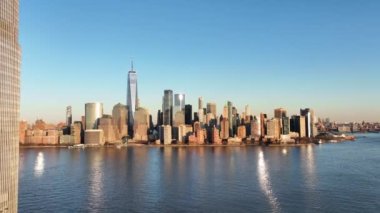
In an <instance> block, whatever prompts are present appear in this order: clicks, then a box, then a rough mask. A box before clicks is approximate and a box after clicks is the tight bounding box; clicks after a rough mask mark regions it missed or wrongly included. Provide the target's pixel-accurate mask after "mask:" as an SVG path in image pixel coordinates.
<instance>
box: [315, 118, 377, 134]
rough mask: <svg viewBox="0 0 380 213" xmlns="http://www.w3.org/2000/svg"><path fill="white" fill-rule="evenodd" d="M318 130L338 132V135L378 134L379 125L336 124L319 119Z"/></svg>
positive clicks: (363, 123)
mask: <svg viewBox="0 0 380 213" xmlns="http://www.w3.org/2000/svg"><path fill="white" fill-rule="evenodd" d="M317 126H318V129H319V130H320V131H323V132H340V133H359V132H361V133H367V132H369V133H379V132H380V123H377V122H375V123H369V122H365V121H363V122H361V123H357V122H349V123H337V122H331V121H330V119H328V118H327V119H319V120H318V124H317Z"/></svg>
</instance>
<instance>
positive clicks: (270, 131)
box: [267, 118, 281, 140]
mask: <svg viewBox="0 0 380 213" xmlns="http://www.w3.org/2000/svg"><path fill="white" fill-rule="evenodd" d="M280 135H281V129H280V119H278V118H273V119H271V120H268V122H267V137H270V138H272V139H274V140H279V139H280Z"/></svg>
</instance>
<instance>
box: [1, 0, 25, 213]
mask: <svg viewBox="0 0 380 213" xmlns="http://www.w3.org/2000/svg"><path fill="white" fill-rule="evenodd" d="M18 11H19V1H18V0H1V1H0V22H1V25H0V26H1V27H0V29H1V30H0V35H1V37H0V44H1V48H0V53H1V54H0V62H1V63H0V85H1V95H0V112H1V116H0V123H1V131H0V156H1V160H0V212H17V202H18V199H17V197H18V162H19V154H18V153H19V150H18V148H19V120H20V119H19V110H20V105H19V103H20V60H21V51H20V45H19V42H18V14H19V12H18Z"/></svg>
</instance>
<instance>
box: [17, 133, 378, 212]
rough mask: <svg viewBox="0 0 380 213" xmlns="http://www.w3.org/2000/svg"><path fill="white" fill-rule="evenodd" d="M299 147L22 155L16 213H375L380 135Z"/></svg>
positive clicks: (140, 149) (66, 151)
mask: <svg viewBox="0 0 380 213" xmlns="http://www.w3.org/2000/svg"><path fill="white" fill-rule="evenodd" d="M364 136H365V138H359V139H358V140H357V141H356V142H346V143H340V144H322V145H308V146H302V147H286V148H284V147H187V148H169V147H165V148H151V147H135V148H132V147H128V148H126V149H115V148H101V149H84V150H69V149H64V148H61V149H59V148H41V149H39V148H38V149H37V148H33V149H20V193H19V196H20V198H19V211H20V212H126V211H129V212H179V211H181V212H378V211H379V210H380V135H378V134H372V135H371V134H368V135H364Z"/></svg>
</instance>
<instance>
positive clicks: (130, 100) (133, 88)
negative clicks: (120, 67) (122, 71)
mask: <svg viewBox="0 0 380 213" xmlns="http://www.w3.org/2000/svg"><path fill="white" fill-rule="evenodd" d="M127 106H128V127H129V128H130V129H131V128H133V122H134V115H135V111H136V109H137V107H138V92H137V73H136V71H135V70H133V63H132V66H131V71H129V72H128V87H127ZM130 132H131V131H130Z"/></svg>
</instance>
